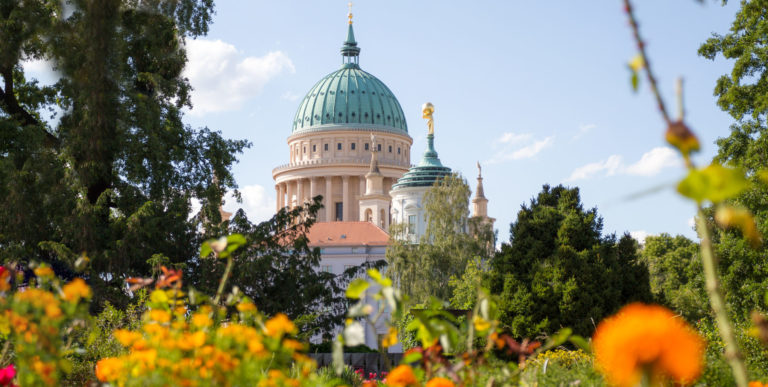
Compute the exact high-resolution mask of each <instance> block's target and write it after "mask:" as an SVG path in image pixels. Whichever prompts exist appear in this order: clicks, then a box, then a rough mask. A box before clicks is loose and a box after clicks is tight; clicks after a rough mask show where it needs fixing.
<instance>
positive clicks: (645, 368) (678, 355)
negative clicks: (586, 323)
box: [593, 303, 704, 386]
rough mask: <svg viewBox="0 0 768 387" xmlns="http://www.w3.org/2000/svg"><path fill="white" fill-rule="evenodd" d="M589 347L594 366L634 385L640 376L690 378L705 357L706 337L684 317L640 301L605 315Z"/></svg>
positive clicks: (622, 382) (617, 381)
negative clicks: (593, 358) (608, 315)
mask: <svg viewBox="0 0 768 387" xmlns="http://www.w3.org/2000/svg"><path fill="white" fill-rule="evenodd" d="M593 348H594V351H595V360H596V361H597V367H598V369H599V370H600V371H601V372H602V373H603V374H605V376H606V379H607V380H608V381H609V382H610V383H612V384H615V385H619V386H634V385H637V383H638V382H639V381H640V380H641V379H642V378H643V377H647V378H648V379H649V380H650V381H652V382H653V384H654V385H655V384H658V383H659V382H663V381H664V380H667V379H671V380H672V381H674V382H675V383H677V384H681V385H686V384H690V383H692V382H693V381H695V380H696V379H697V378H698V377H699V375H700V374H701V371H702V367H703V360H704V359H703V354H704V341H703V340H702V339H701V338H700V337H699V336H698V335H697V334H696V333H695V331H694V330H693V329H692V328H691V327H690V326H689V325H688V324H686V323H685V321H683V320H682V319H680V318H679V317H678V316H675V314H674V313H672V312H671V311H670V310H668V309H666V308H664V307H661V306H657V305H645V304H641V303H635V304H630V305H627V306H625V307H624V308H622V309H621V310H620V311H619V313H617V314H616V315H615V316H612V317H609V318H607V319H605V320H603V321H602V322H601V323H600V325H598V327H597V330H596V331H595V335H594V337H593ZM644 373H645V375H644Z"/></svg>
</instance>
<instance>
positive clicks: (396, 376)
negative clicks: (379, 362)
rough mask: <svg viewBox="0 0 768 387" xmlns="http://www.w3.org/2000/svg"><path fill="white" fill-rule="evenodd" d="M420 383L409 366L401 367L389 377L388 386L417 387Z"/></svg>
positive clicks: (394, 370) (396, 368)
mask: <svg viewBox="0 0 768 387" xmlns="http://www.w3.org/2000/svg"><path fill="white" fill-rule="evenodd" d="M417 383H418V381H417V380H416V375H414V374H413V369H411V367H410V366H409V365H405V364H403V365H399V366H397V367H395V369H393V370H392V372H390V373H389V375H387V386H391V387H407V386H415V385H416V384H417Z"/></svg>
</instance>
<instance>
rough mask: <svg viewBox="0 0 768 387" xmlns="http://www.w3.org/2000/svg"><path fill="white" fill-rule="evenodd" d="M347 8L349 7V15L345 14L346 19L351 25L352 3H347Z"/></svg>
mask: <svg viewBox="0 0 768 387" xmlns="http://www.w3.org/2000/svg"><path fill="white" fill-rule="evenodd" d="M347 6H348V7H349V13H348V14H347V17H348V18H349V24H352V2H351V1H350V2H349V3H347Z"/></svg>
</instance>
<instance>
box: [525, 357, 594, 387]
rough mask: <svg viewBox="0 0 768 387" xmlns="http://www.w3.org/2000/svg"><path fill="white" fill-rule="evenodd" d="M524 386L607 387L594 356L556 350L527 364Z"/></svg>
mask: <svg viewBox="0 0 768 387" xmlns="http://www.w3.org/2000/svg"><path fill="white" fill-rule="evenodd" d="M520 380H521V384H523V385H530V386H533V385H540V386H572V385H582V386H606V385H607V384H606V383H605V381H604V380H603V377H602V375H600V373H599V372H597V370H595V369H594V365H593V358H592V356H590V355H588V354H586V353H585V352H583V351H581V350H576V351H569V350H564V349H555V350H551V351H547V352H544V353H542V354H540V355H539V356H537V357H536V358H535V359H533V360H531V361H528V362H527V363H526V364H525V369H524V370H523V372H522V375H521V376H520Z"/></svg>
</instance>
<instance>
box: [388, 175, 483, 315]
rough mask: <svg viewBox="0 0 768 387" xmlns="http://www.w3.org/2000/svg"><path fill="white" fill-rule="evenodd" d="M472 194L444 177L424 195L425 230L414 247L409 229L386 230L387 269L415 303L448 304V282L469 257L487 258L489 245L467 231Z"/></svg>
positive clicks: (458, 182)
mask: <svg viewBox="0 0 768 387" xmlns="http://www.w3.org/2000/svg"><path fill="white" fill-rule="evenodd" d="M470 193H471V192H470V190H469V186H468V185H467V183H466V181H465V180H464V178H462V177H461V176H460V175H458V174H452V175H448V176H445V177H444V178H442V179H440V180H438V181H437V182H435V185H434V186H433V187H432V188H430V189H429V190H428V191H427V192H426V193H425V194H424V201H423V203H424V209H425V211H424V217H425V220H426V223H427V227H426V231H425V233H424V235H422V237H421V238H420V240H419V241H418V243H413V241H411V240H409V239H408V238H407V235H406V233H405V232H406V231H407V225H403V224H399V225H393V226H392V227H391V228H390V235H392V238H391V239H390V245H389V247H388V248H387V264H388V265H389V266H388V269H387V270H388V272H389V273H391V274H390V275H391V276H392V277H394V279H395V280H396V281H397V283H398V286H399V287H400V288H401V289H402V290H403V291H404V292H405V293H406V294H408V295H410V296H411V299H412V300H413V302H414V303H417V304H421V303H426V302H427V301H429V299H430V297H436V298H438V299H441V300H444V301H448V300H450V299H451V298H452V296H453V289H452V288H451V287H450V286H447V285H448V284H449V280H450V278H451V277H457V278H458V277H461V276H462V274H463V273H464V270H465V268H466V267H467V263H468V262H469V261H470V260H472V258H474V257H476V256H479V257H481V258H485V259H487V258H488V256H487V250H488V245H489V243H488V241H487V240H481V239H479V238H476V237H475V236H473V235H471V234H470V233H469V226H468V219H469V197H470ZM486 234H487V233H486ZM486 234H483V235H484V236H486V237H492V234H491V235H490V236H489V235H486Z"/></svg>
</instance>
